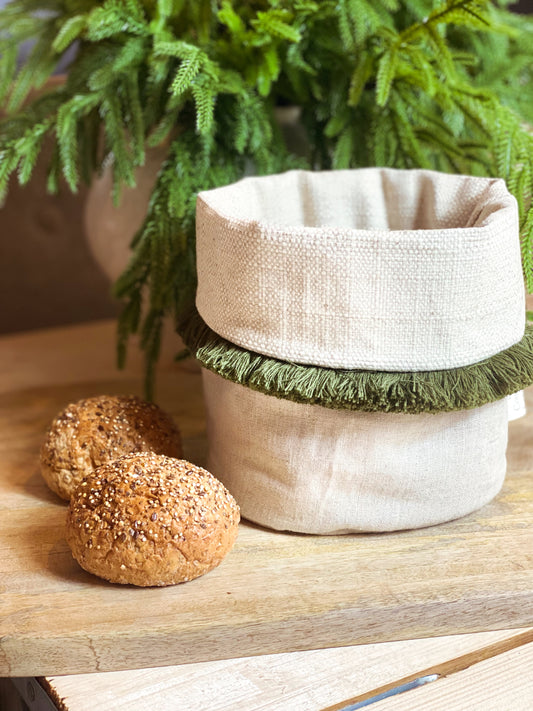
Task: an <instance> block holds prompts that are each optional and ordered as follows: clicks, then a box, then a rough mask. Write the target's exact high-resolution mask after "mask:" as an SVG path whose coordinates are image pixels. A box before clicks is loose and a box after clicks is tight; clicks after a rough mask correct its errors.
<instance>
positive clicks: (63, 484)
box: [41, 395, 182, 501]
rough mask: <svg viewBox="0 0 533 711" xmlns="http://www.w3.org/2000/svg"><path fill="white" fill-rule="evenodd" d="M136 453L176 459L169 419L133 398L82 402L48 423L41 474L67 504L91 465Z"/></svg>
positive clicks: (177, 450)
mask: <svg viewBox="0 0 533 711" xmlns="http://www.w3.org/2000/svg"><path fill="white" fill-rule="evenodd" d="M138 451H141V452H143V451H153V452H157V453H158V454H166V455H168V456H170V457H181V456H182V448H181V438H180V434H179V431H178V429H177V427H176V425H175V424H174V422H173V420H172V418H171V417H170V415H168V414H167V413H166V412H164V411H163V410H162V409H161V408H160V407H158V406H157V405H154V404H153V403H149V402H145V401H144V400H141V399H140V398H138V397H134V396H116V395H101V396H98V397H91V398H86V399H84V400H80V401H79V402H76V403H73V404H71V405H69V406H68V407H67V408H66V409H65V410H63V412H61V413H60V414H59V415H58V416H57V417H56V418H55V419H54V421H53V422H52V425H51V427H50V429H49V431H48V433H47V436H46V439H45V441H44V443H43V445H42V447H41V472H42V475H43V478H44V480H45V481H46V483H47V484H48V486H49V487H50V489H52V491H54V492H55V493H56V494H58V495H59V496H61V498H63V499H67V501H68V500H69V499H70V496H71V494H72V492H73V491H74V489H75V488H76V486H77V485H78V484H79V483H80V481H81V480H82V479H83V477H84V476H86V475H87V474H89V473H90V472H92V471H93V470H94V469H95V468H96V467H98V466H100V465H102V464H105V463H106V462H109V461H113V460H114V459H117V458H118V457H120V456H122V455H123V454H129V453H130V452H138Z"/></svg>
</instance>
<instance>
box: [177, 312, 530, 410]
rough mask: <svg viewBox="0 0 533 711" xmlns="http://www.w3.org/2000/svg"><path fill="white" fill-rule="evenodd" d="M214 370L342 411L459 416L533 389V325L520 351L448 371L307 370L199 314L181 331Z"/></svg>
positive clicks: (254, 387)
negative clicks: (239, 341)
mask: <svg viewBox="0 0 533 711" xmlns="http://www.w3.org/2000/svg"><path fill="white" fill-rule="evenodd" d="M177 330H178V333H179V334H180V336H181V337H182V338H183V341H184V342H185V345H186V346H187V348H188V349H189V351H190V352H191V354H192V355H193V356H194V357H195V358H196V359H197V360H198V361H199V362H200V364H201V365H202V366H203V367H204V368H206V369H207V370H211V371H212V372H214V373H217V374H218V375H220V376H222V377H223V378H226V379H227V380H231V381H232V382H234V383H238V384H240V385H244V386H246V387H248V388H251V389H252V390H256V391H259V392H262V393H264V394H265V395H272V396H275V397H279V398H283V399H286V400H291V401H293V402H299V403H307V404H315V405H321V406H322V407H327V408H331V409H336V410H359V411H362V412H395V413H405V414H419V413H422V412H427V413H436V412H452V411H455V410H469V409H472V408H475V407H481V406H482V405H485V404H487V403H489V402H495V401H496V400H500V399H502V398H504V397H507V396H508V395H511V394H512V393H515V392H517V391H519V390H523V389H524V388H526V387H528V386H529V385H531V384H533V325H528V326H526V329H525V334H524V337H523V338H522V339H521V340H520V341H519V342H518V343H516V344H515V345H513V346H511V347H510V348H507V349H506V350H503V351H501V352H500V353H497V354H496V355H493V356H491V357H490V358H486V359H484V360H482V361H480V362H478V363H474V364H472V365H468V366H464V367H461V368H452V369H449V370H429V371H417V372H390V371H377V370H342V369H335V368H325V367H320V366H307V365H299V364H296V363H291V362H287V361H282V360H278V359H276V358H271V357H268V356H264V355H261V354H258V353H254V352H252V351H248V350H246V349H244V348H241V347H240V346H236V345H234V344H233V343H230V342H229V341H227V340H226V339H224V338H222V337H221V336H219V335H218V334H216V333H215V332H214V331H212V330H211V329H210V328H209V326H207V324H206V323H205V322H204V321H203V320H202V318H201V317H200V315H199V314H198V312H197V310H196V309H195V308H193V309H192V310H191V311H190V312H189V313H188V314H187V315H186V316H185V317H184V318H183V319H182V320H181V322H180V324H179V325H178V329H177Z"/></svg>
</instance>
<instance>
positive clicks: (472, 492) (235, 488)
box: [202, 369, 508, 534]
mask: <svg viewBox="0 0 533 711" xmlns="http://www.w3.org/2000/svg"><path fill="white" fill-rule="evenodd" d="M202 378H203V385H204V397H205V402H206V407H207V423H208V441H209V455H208V464H207V466H208V469H209V470H210V471H211V472H212V473H213V474H214V475H215V476H217V477H218V478H219V479H221V480H222V481H223V482H224V484H225V485H226V486H227V488H228V489H229V490H230V491H231V493H232V494H233V496H235V498H236V500H237V502H238V504H239V505H240V507H241V512H242V515H243V516H244V517H245V518H247V519H250V520H251V521H254V522H256V523H258V524H261V525H263V526H268V527H270V528H275V529H278V530H289V531H298V532H304V533H315V534H336V533H349V532H356V531H393V530H398V529H405V528H416V527H422V526H429V525H433V524H437V523H441V522H444V521H448V520H451V519H453V518H457V517H460V516H463V515H465V514H467V513H470V512H471V511H474V510H475V509H477V508H479V507H481V506H483V505H484V504H486V503H487V502H488V501H490V500H491V499H492V498H493V497H494V496H495V495H496V494H497V493H498V491H499V490H500V488H501V485H502V483H503V480H504V476H505V468H506V456H505V452H506V447H507V431H508V425H507V418H508V404H507V401H506V400H505V399H503V400H499V401H497V402H495V403H490V404H488V405H484V406H483V407H480V408H477V409H474V410H468V411H461V412H452V413H442V414H435V415H428V414H423V415H398V414H385V413H383V414H382V413H370V414H368V413H362V412H348V411H343V410H329V409H326V408H322V407H320V406H318V405H302V404H298V403H294V402H290V401H288V400H282V399H279V398H276V397H272V396H268V395H264V394H262V393H258V392H256V391H254V390H251V389H249V388H246V387H244V386H242V385H237V384H235V383H232V382H230V381H228V380H225V379H224V378H222V377H220V376H218V375H216V374H214V373H212V372H210V371H207V370H205V369H202Z"/></svg>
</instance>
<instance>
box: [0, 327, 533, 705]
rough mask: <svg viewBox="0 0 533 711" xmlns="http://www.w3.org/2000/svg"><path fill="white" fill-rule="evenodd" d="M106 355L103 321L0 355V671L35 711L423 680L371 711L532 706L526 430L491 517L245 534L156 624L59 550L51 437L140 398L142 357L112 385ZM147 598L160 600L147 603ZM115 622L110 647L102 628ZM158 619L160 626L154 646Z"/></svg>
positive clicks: (164, 595)
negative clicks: (49, 702)
mask: <svg viewBox="0 0 533 711" xmlns="http://www.w3.org/2000/svg"><path fill="white" fill-rule="evenodd" d="M113 340H114V330H113V325H112V324H111V323H108V322H100V323H94V324H87V325H81V326H75V327H70V328H62V329H55V330H48V331H42V332H34V333H28V334H19V335H15V336H8V337H3V338H1V339H0V422H1V427H0V453H1V454H2V457H1V459H0V514H1V515H0V665H1V666H0V669H2V671H1V672H0V675H3V676H6V677H7V676H19V677H24V678H23V679H19V680H18V684H19V687H20V689H21V690H22V692H23V693H25V694H26V698H27V699H28V700H29V701H31V698H32V696H31V695H32V694H33V695H35V694H37V696H38V695H39V694H40V693H41V690H42V688H43V687H44V688H45V689H46V699H49V698H53V699H54V700H55V702H56V703H57V705H58V706H59V707H62V708H66V709H71V710H73V711H81V710H82V709H87V710H89V709H91V711H92V710H93V709H111V710H115V709H116V710H117V711H118V710H119V709H120V710H121V711H126V709H128V711H132V710H133V711H141V710H143V709H147V710H148V709H150V710H151V709H155V708H159V709H163V710H164V711H167V710H170V711H172V710H173V709H176V710H177V709H180V710H181V709H197V708H203V707H208V708H210V709H228V710H229V709H231V710H232V711H234V710H238V709H242V710H243V711H244V710H246V711H254V710H256V709H257V711H258V710H259V709H262V710H263V709H269V710H272V709H280V710H281V709H283V710H286V711H298V709H302V710H303V709H305V710H306V711H313V709H316V710H317V711H318V710H319V709H326V708H328V709H340V708H342V707H343V706H345V705H346V704H347V703H348V702H349V701H350V702H351V703H355V702H356V701H361V700H363V699H367V698H369V697H374V696H377V695H379V694H381V693H383V692H386V691H387V690H390V689H393V688H395V687H398V686H400V687H401V686H402V685H403V684H406V683H407V684H409V683H410V682H412V681H413V680H416V679H419V678H420V677H427V676H429V677H430V678H432V679H433V678H435V679H434V680H433V681H431V682H429V683H427V684H425V685H424V686H420V687H418V688H413V689H412V690H409V691H406V692H405V693H402V694H397V695H394V696H388V697H387V698H384V699H382V700H381V701H377V702H376V703H374V704H373V705H372V709H373V710H374V709H375V711H379V709H396V708H397V709H434V708H446V709H457V710H458V711H459V710H460V711H464V709H480V710H481V709H483V711H486V710H487V709H489V710H490V709H494V710H496V709H498V711H500V710H503V709H524V711H525V710H526V709H528V710H529V709H531V708H533V626H532V625H533V495H532V488H533V487H532V482H533V473H532V470H533V441H532V440H533V438H532V437H531V431H532V426H533V414H530V415H528V417H526V418H523V419H521V420H518V421H516V422H514V423H512V425H511V428H510V446H509V474H508V477H507V481H506V485H505V487H504V490H503V491H502V493H501V495H500V496H499V497H498V498H497V499H496V501H495V502H494V503H493V504H490V505H489V506H488V507H485V509H483V510H482V511H481V512H478V513H476V514H472V515H471V516H468V517H465V518H464V519H461V520H460V521H458V522H454V523H451V524H445V525H444V526H438V527H433V528H431V529H425V530H422V531H418V532H416V531H409V532H405V533H403V534H386V535H383V536H379V535H373V536H348V537H317V538H315V537H307V536H298V535H290V534H276V533H273V532H269V531H266V530H264V529H261V528H259V527H254V526H252V525H250V524H246V523H245V524H244V525H243V526H242V528H241V533H240V534H239V539H238V542H237V544H236V547H235V549H234V551H232V553H231V554H230V556H228V558H227V559H226V561H224V563H223V564H222V565H221V566H220V568H219V569H217V571H213V573H210V574H209V575H207V576H205V577H204V578H201V579H199V580H198V581H197V583H198V584H196V585H195V584H193V583H191V584H188V585H184V586H177V587H174V588H168V589H163V590H159V591H158V592H157V598H158V600H159V603H160V604H162V605H163V606H167V608H168V609H169V610H172V613H173V614H172V620H170V621H167V622H166V623H165V624H162V623H161V610H159V613H158V616H157V617H156V618H151V617H150V616H151V615H153V614H154V613H153V610H152V609H150V608H149V607H144V606H143V604H142V602H141V604H140V606H139V601H140V595H141V594H144V592H146V591H136V590H135V589H128V588H121V587H120V586H107V584H104V583H103V582H101V581H99V580H98V579H95V578H92V576H89V575H88V574H86V573H84V572H83V571H80V570H79V569H78V568H77V566H76V564H75V563H74V561H73V560H72V559H71V558H70V557H69V554H68V550H67V549H66V547H65V544H64V541H63V539H62V529H61V519H62V515H63V513H62V511H63V509H62V506H63V505H62V504H61V503H60V502H59V500H58V499H56V498H55V497H54V496H53V495H52V494H51V493H49V492H48V491H47V489H46V488H45V487H44V485H43V482H42V481H41V478H40V475H39V472H38V465H37V457H38V449H39V445H40V442H41V440H42V436H43V434H44V432H45V430H46V427H47V425H48V422H49V420H50V418H51V417H52V416H53V415H54V414H55V413H56V412H57V411H58V410H59V409H61V408H62V407H63V406H64V405H65V404H67V402H70V401H72V400H75V399H78V398H80V397H83V396H86V395H90V394H96V393H103V392H137V393H140V392H141V362H140V358H139V355H138V353H137V351H136V350H135V349H132V353H131V357H130V362H129V365H128V367H127V369H126V370H125V371H123V372H121V373H117V371H116V370H115V367H114V360H113V355H114V353H113ZM175 350H176V343H175V341H174V339H173V337H170V338H168V339H167V340H166V345H165V347H164V353H163V357H162V360H161V367H160V375H159V390H158V400H159V402H160V404H161V405H162V406H163V407H165V408H166V409H168V410H169V411H171V412H172V413H173V415H174V416H175V418H176V420H177V421H178V423H179V424H180V426H181V428H182V431H183V435H184V439H185V446H186V454H187V456H188V457H189V458H190V459H192V460H194V461H198V462H199V463H201V461H202V459H203V457H204V456H205V436H204V431H203V409H202V402H201V396H200V389H199V377H198V372H197V370H196V368H195V366H194V365H193V364H192V363H186V364H181V365H176V364H174V363H173V361H172V354H173V353H174V351H175ZM527 398H528V400H529V403H530V412H531V410H532V409H533V393H531V392H529V393H527ZM24 521H25V522H26V524H25V525H26V528H22V527H21V522H24ZM14 523H16V525H17V526H19V530H18V531H17V535H16V536H13V532H12V528H10V524H14ZM24 531H26V535H25V534H24ZM30 534H31V535H30ZM28 539H29V540H28ZM252 563H253V565H252ZM137 592H138V593H139V596H138V597H137V598H135V596H136V594H137ZM222 595H223V596H224V599H225V602H224V604H222V603H220V604H219V603H217V604H214V601H213V599H212V598H213V596H214V597H216V598H217V599H218V598H220V597H221V596H222ZM144 597H145V598H146V600H148V599H149V601H150V604H151V605H154V604H155V601H156V598H155V597H154V593H153V591H152V592H151V593H150V591H148V595H145V596H144ZM135 599H137V602H135ZM143 599H144V598H143ZM72 600H74V601H75V603H76V604H77V606H78V609H74V608H73V605H72V602H71V601H72ZM119 600H120V603H119V602H118V601H119ZM228 600H230V601H231V603H230V604H228V602H227V601H228ZM17 601H18V602H17ZM61 601H63V603H64V609H63V610H62V608H61ZM177 601H179V603H180V605H181V609H182V610H184V611H185V612H186V613H187V614H185V615H184V616H183V617H182V618H180V614H179V610H178V607H177V604H176V603H177ZM37 603H38V604H37ZM84 603H85V604H84ZM159 603H158V604H159ZM198 603H200V607H199V606H198ZM17 604H19V605H20V607H19V608H17ZM99 605H100V607H99ZM132 605H136V607H137V616H138V620H139V621H138V624H137V625H133V626H132V625H131V620H127V619H125V617H126V616H127V614H128V611H130V612H131V607H130V606H132ZM54 606H55V607H54ZM203 606H204V607H205V609H204V607H203ZM139 608H141V609H139ZM195 609H196V613H195V614H196V617H194V616H193V612H194V610H195ZM110 611H111V612H112V613H113V614H114V615H115V617H116V629H115V633H114V634H112V630H111V632H110V631H109V629H108V630H107V631H106V630H104V631H102V629H101V628H98V624H97V622H98V616H99V615H100V616H102V615H106V614H110ZM53 615H55V617H54V616H53ZM84 616H85V617H84ZM65 618H67V619H65ZM84 619H85V626H84V624H83V621H84ZM146 619H148V620H150V619H152V621H153V619H156V620H157V624H156V625H155V627H154V628H153V630H152V632H153V635H152V637H150V635H149V630H147V629H146V626H145V625H144V626H143V620H146ZM95 620H96V622H95ZM223 620H225V622H226V625H225V627H224V628H223V626H222V625H221V622H222V621H223ZM69 624H71V625H72V626H71V628H70V635H69V634H68V631H69ZM179 630H181V632H182V633H183V637H182V640H181V643H180V639H179V635H177V632H178V631H179ZM170 632H173V634H170ZM459 633H461V634H459ZM217 634H219V637H217ZM183 640H186V641H187V643H186V644H183ZM202 640H204V642H202ZM206 640H207V642H208V643H205V642H206ZM354 643H357V644H355V645H354ZM326 647H328V648H326ZM91 649H92V651H91ZM267 652H268V653H269V654H266V653H267ZM242 655H246V656H242ZM248 655H259V656H248ZM176 661H179V662H180V665H177V666H176V664H175V662H176ZM188 661H191V662H193V663H190V664H184V662H188ZM155 664H157V665H158V667H157V668H147V667H150V666H154V665H155ZM143 667H144V668H143ZM98 669H100V670H102V671H101V672H100V673H96V674H95V673H85V672H94V671H98ZM132 669H133V670H132ZM103 670H113V671H108V672H107V673H103ZM75 672H84V673H75ZM64 673H70V674H71V675H70V676H64V675H63V674H64ZM36 676H39V677H40V682H41V684H40V685H37V683H36V680H35V677H36ZM43 693H44V692H43ZM61 699H63V702H61V703H60V700H61ZM0 701H1V697H0ZM37 701H38V698H36V700H35V701H33V702H32V703H33V704H34V708H37V707H36V706H35V704H36V703H37ZM0 705H1V703H0ZM2 708H3V707H2Z"/></svg>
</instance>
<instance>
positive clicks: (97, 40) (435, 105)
mask: <svg viewBox="0 0 533 711" xmlns="http://www.w3.org/2000/svg"><path fill="white" fill-rule="evenodd" d="M507 5H508V3H507V2H497V3H491V2H484V1H473V0H446V1H445V2H443V3H442V4H440V5H438V6H437V7H435V6H434V3H431V2H426V1H425V0H413V1H412V2H400V1H399V0H377V1H375V0H373V1H372V2H367V0H335V1H333V0H323V1H321V2H318V1H314V0H298V1H294V2H290V1H289V0H220V1H218V2H217V1H215V0H196V1H195V2H184V1H183V0H105V2H95V1H93V0H42V1H39V0H13V1H12V2H11V3H9V4H8V5H7V7H5V8H4V9H3V10H2V11H1V12H0V32H1V40H0V54H1V60H0V95H1V96H2V99H3V102H4V104H5V108H6V110H7V112H8V115H7V116H6V117H5V118H4V119H3V120H2V122H1V124H0V155H1V164H0V191H1V192H2V194H5V191H6V189H7V185H8V180H9V178H10V176H11V175H12V174H16V175H17V176H18V179H19V181H20V182H21V183H26V182H27V181H28V180H29V179H30V176H31V173H32V170H33V167H34V165H35V161H36V159H37V156H38V155H39V152H40V150H41V146H42V142H43V139H44V138H45V137H46V136H50V137H51V138H52V140H53V143H54V152H53V157H52V161H51V164H50V170H49V179H48V187H49V189H50V190H51V191H54V190H57V187H58V184H59V181H60V180H62V179H65V180H66V182H67V183H68V185H69V186H70V188H71V189H72V190H76V189H77V187H78V185H79V183H80V181H86V182H91V180H92V179H93V177H94V176H95V175H97V174H98V173H99V172H101V171H102V169H103V168H104V167H105V166H111V170H112V176H113V194H114V199H115V201H116V202H117V203H118V202H119V201H120V193H121V189H122V188H123V187H124V186H130V187H133V186H135V184H136V178H135V170H136V168H137V167H138V166H142V165H143V163H144V162H145V159H146V152H147V150H149V149H150V147H156V146H160V147H161V146H163V147H164V150H163V151H162V154H161V159H160V165H159V170H158V172H157V177H156V179H155V181H154V184H153V188H152V190H151V196H150V201H149V205H148V209H147V211H146V214H145V217H144V220H143V221H142V224H139V226H138V231H137V232H136V235H135V237H134V239H133V242H132V245H131V249H132V254H131V259H130V262H129V264H128V266H127V268H126V269H125V270H124V272H123V274H122V275H121V276H120V277H119V278H118V280H117V281H116V283H115V285H114V293H115V295H116V297H117V298H118V299H120V300H121V301H122V302H123V310H122V314H121V316H120V319H119V325H118V348H119V361H120V362H123V360H124V357H125V352H126V344H127V339H128V337H129V335H130V334H132V333H135V332H140V333H141V341H142V345H143V347H144V349H145V352H146V358H147V390H148V392H150V390H151V387H152V383H153V366H154V363H155V361H156V359H157V354H158V345H159V339H160V333H161V324H162V320H163V317H164V316H165V314H171V316H172V317H173V318H176V319H177V318H178V317H179V315H180V313H181V312H182V311H183V309H184V307H185V306H186V305H187V304H188V302H189V301H190V300H191V299H192V298H193V296H194V292H195V286H196V266H195V239H194V235H195V201H196V195H197V193H198V192H199V191H201V190H206V189H210V188H214V187H217V186H220V185H224V184H227V183H231V182H232V181H235V180H236V179H238V178H240V177H241V176H242V175H244V174H245V173H246V172H247V171H248V172H249V171H250V170H253V172H255V173H258V174H265V173H275V172H280V171H284V170H286V169H289V168H291V167H307V168H312V169H329V168H353V167H363V166H390V167H396V168H411V167H413V168H414V167H420V168H433V169H437V170H440V171H444V172H451V173H464V174H469V175H475V176H493V177H501V178H503V179H504V180H505V181H506V183H507V185H508V188H509V190H510V191H511V192H512V193H513V194H514V195H515V197H516V198H517V200H518V205H519V215H520V225H521V234H522V263H523V269H524V276H525V281H526V284H527V287H528V289H529V290H531V288H532V287H533V272H532V266H533V254H532V245H533V210H531V190H532V185H533V137H532V136H531V134H530V133H529V131H528V130H527V126H526V124H531V123H533V101H532V98H533V96H532V94H533V82H532V73H533V69H532V67H533V61H532V59H533V41H532V40H533V21H532V20H531V19H529V18H527V17H517V16H514V15H513V14H511V12H510V11H509V10H508V8H507ZM28 40H31V41H33V42H34V47H33V50H32V52H31V53H30V54H29V56H28V58H27V60H26V61H25V62H24V63H23V64H22V65H21V66H19V65H18V64H17V53H18V50H19V47H20V45H21V43H23V42H26V41H28ZM73 46H74V49H75V52H74V58H73V59H72V61H71V63H70V66H69V69H68V74H67V77H66V81H65V82H64V83H63V84H61V85H58V86H54V87H50V88H45V89H44V90H43V91H41V92H40V93H39V94H38V95H32V98H31V99H30V100H29V101H25V100H26V99H27V97H28V94H29V92H30V91H31V90H33V89H35V88H39V87H43V86H44V85H45V82H46V81H47V79H48V78H49V77H50V76H51V75H52V74H53V72H54V69H55V67H56V65H57V64H58V62H59V60H60V59H61V57H63V55H64V54H65V53H66V52H67V51H70V52H72V51H73ZM280 105H285V106H295V107H297V109H298V111H299V116H300V122H301V127H302V130H303V132H304V135H305V141H306V144H307V146H308V150H307V151H306V154H305V155H303V156H302V155H296V153H295V152H294V151H291V149H290V148H288V147H287V145H286V143H285V141H284V139H283V134H282V131H281V130H280V126H279V123H278V121H277V120H276V117H275V108H276V107H277V106H280Z"/></svg>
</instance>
